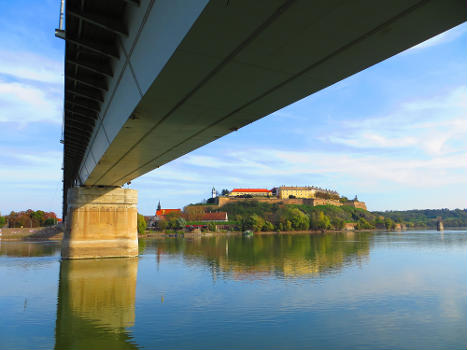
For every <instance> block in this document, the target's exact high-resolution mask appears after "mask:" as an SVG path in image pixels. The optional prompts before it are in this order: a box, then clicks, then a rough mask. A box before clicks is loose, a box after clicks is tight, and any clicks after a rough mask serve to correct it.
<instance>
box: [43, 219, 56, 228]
mask: <svg viewBox="0 0 467 350" xmlns="http://www.w3.org/2000/svg"><path fill="white" fill-rule="evenodd" d="M56 223H57V220H56V219H53V218H48V219H45V220H44V226H53V225H55V224H56Z"/></svg>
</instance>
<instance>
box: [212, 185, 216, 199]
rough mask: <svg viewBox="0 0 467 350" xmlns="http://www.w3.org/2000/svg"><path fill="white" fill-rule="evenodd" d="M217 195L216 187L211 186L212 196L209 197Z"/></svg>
mask: <svg viewBox="0 0 467 350" xmlns="http://www.w3.org/2000/svg"><path fill="white" fill-rule="evenodd" d="M216 197H217V191H216V189H215V188H214V187H213V188H212V197H211V198H216Z"/></svg>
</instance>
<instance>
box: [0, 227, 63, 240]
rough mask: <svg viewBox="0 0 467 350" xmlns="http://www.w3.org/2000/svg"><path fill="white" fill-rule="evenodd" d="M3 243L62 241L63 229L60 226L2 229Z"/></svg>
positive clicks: (0, 230) (0, 236)
mask: <svg viewBox="0 0 467 350" xmlns="http://www.w3.org/2000/svg"><path fill="white" fill-rule="evenodd" d="M0 239H1V240H2V241H61V240H62V239H63V229H62V228H61V227H60V226H50V227H31V228H29V227H23V228H1V229H0Z"/></svg>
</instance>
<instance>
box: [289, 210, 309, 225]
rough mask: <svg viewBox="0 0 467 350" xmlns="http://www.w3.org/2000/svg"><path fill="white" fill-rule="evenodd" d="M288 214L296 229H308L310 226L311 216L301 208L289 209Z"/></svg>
mask: <svg viewBox="0 0 467 350" xmlns="http://www.w3.org/2000/svg"><path fill="white" fill-rule="evenodd" d="M287 216H288V219H289V220H290V223H291V224H292V228H293V229H294V230H308V228H309V227H310V218H309V217H308V215H306V214H305V213H304V212H302V211H301V210H300V209H297V208H293V209H291V210H289V212H288V215H287Z"/></svg>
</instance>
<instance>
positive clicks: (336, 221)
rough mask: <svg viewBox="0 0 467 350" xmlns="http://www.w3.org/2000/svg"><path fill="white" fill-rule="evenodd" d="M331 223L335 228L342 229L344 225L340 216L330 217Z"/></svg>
mask: <svg viewBox="0 0 467 350" xmlns="http://www.w3.org/2000/svg"><path fill="white" fill-rule="evenodd" d="M331 225H332V227H334V229H335V230H342V229H343V228H344V226H345V221H344V220H342V219H341V218H337V217H336V218H332V219H331Z"/></svg>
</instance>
